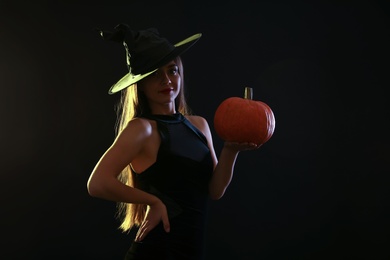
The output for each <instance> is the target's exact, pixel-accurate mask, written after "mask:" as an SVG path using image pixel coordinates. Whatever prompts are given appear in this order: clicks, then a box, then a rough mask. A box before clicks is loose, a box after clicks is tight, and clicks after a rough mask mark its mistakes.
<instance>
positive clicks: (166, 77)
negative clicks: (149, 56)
mask: <svg viewBox="0 0 390 260" xmlns="http://www.w3.org/2000/svg"><path fill="white" fill-rule="evenodd" d="M161 77H162V79H161V82H162V83H163V84H164V85H165V84H166V85H169V84H171V83H172V81H171V79H170V78H169V75H168V73H165V72H164V73H161Z"/></svg>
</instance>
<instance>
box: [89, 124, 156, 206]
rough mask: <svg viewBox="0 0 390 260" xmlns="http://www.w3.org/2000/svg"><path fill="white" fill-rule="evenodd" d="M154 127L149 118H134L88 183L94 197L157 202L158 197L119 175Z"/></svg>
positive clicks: (101, 159) (117, 200)
mask: <svg viewBox="0 0 390 260" xmlns="http://www.w3.org/2000/svg"><path fill="white" fill-rule="evenodd" d="M151 131H152V130H151V126H150V124H148V122H147V121H145V120H139V119H138V120H137V119H136V120H133V121H131V122H129V124H128V125H127V126H126V128H125V129H124V130H123V131H122V132H121V133H120V134H119V135H118V136H117V138H116V139H115V141H114V142H113V144H112V145H111V147H109V148H108V149H107V151H106V152H105V153H104V154H103V156H102V157H101V158H100V160H99V161H98V163H97V164H96V166H95V168H94V169H93V171H92V174H91V176H90V177H89V179H88V182H87V189H88V192H89V194H90V195H91V196H93V197H98V198H101V199H106V200H111V201H116V202H126V203H140V204H147V205H150V204H153V203H155V202H156V200H158V199H157V198H156V197H155V196H153V195H150V194H148V193H146V192H143V191H141V190H138V189H134V188H132V187H130V186H128V185H125V184H123V183H122V182H120V181H119V180H118V178H117V177H118V175H119V174H120V173H121V171H122V170H123V169H124V168H125V167H127V166H128V165H129V164H130V163H131V162H132V161H133V159H134V158H136V156H137V155H138V154H139V153H140V152H141V151H142V148H143V144H144V143H145V140H146V139H147V138H148V137H149V136H150V135H151Z"/></svg>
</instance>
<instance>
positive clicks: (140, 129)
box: [121, 118, 154, 138]
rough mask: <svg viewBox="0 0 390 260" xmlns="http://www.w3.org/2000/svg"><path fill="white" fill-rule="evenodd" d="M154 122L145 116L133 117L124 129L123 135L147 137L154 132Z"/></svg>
mask: <svg viewBox="0 0 390 260" xmlns="http://www.w3.org/2000/svg"><path fill="white" fill-rule="evenodd" d="M153 128H154V127H153V123H152V122H151V121H149V120H147V119H144V118H133V119H132V120H130V121H129V122H128V123H127V125H126V127H125V128H124V129H123V131H122V133H121V134H122V135H126V136H131V137H132V138H137V137H138V138H147V137H149V136H150V135H151V134H152V132H153Z"/></svg>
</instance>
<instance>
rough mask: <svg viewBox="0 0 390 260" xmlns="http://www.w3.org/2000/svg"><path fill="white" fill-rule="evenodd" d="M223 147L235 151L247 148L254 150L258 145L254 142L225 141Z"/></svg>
mask: <svg viewBox="0 0 390 260" xmlns="http://www.w3.org/2000/svg"><path fill="white" fill-rule="evenodd" d="M224 146H225V148H227V149H231V150H235V151H237V152H240V151H247V150H255V149H258V148H259V147H260V146H261V144H260V145H257V144H255V143H237V142H228V141H226V142H225V144H224Z"/></svg>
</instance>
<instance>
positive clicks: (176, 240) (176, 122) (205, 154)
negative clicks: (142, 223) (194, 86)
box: [125, 113, 213, 260]
mask: <svg viewBox="0 0 390 260" xmlns="http://www.w3.org/2000/svg"><path fill="white" fill-rule="evenodd" d="M144 117H145V118H149V119H151V120H155V121H156V122H157V126H158V129H159V133H160V137H161V145H160V148H159V152H158V155H157V160H156V162H155V163H154V164H153V165H152V166H150V167H149V168H148V169H147V170H145V171H144V172H142V173H141V174H137V182H138V184H139V185H140V188H141V189H142V190H144V191H147V192H149V193H152V194H154V195H156V196H158V197H159V198H160V199H161V200H162V201H163V202H164V203H165V205H166V207H167V210H168V215H169V221H170V224H171V230H170V232H169V233H166V232H165V231H164V229H163V227H162V224H160V225H159V226H157V227H156V228H155V229H153V230H152V231H151V232H150V233H149V234H148V235H147V236H146V237H145V239H144V240H143V241H142V242H140V243H138V242H133V244H132V245H131V247H130V249H129V251H128V253H127V255H126V258H125V259H128V260H129V259H161V260H163V259H181V260H187V259H188V260H189V259H192V260H199V259H202V257H203V239H204V228H205V223H206V215H207V207H208V183H209V180H210V178H211V174H212V171H213V163H212V159H211V154H210V150H209V149H208V146H207V140H206V138H205V137H204V135H203V134H202V133H201V132H200V131H199V130H198V129H197V128H195V127H194V126H193V125H192V124H191V123H190V122H189V121H188V120H187V119H186V118H185V117H184V116H183V115H182V114H180V113H178V114H174V115H171V116H166V115H148V116H144Z"/></svg>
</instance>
